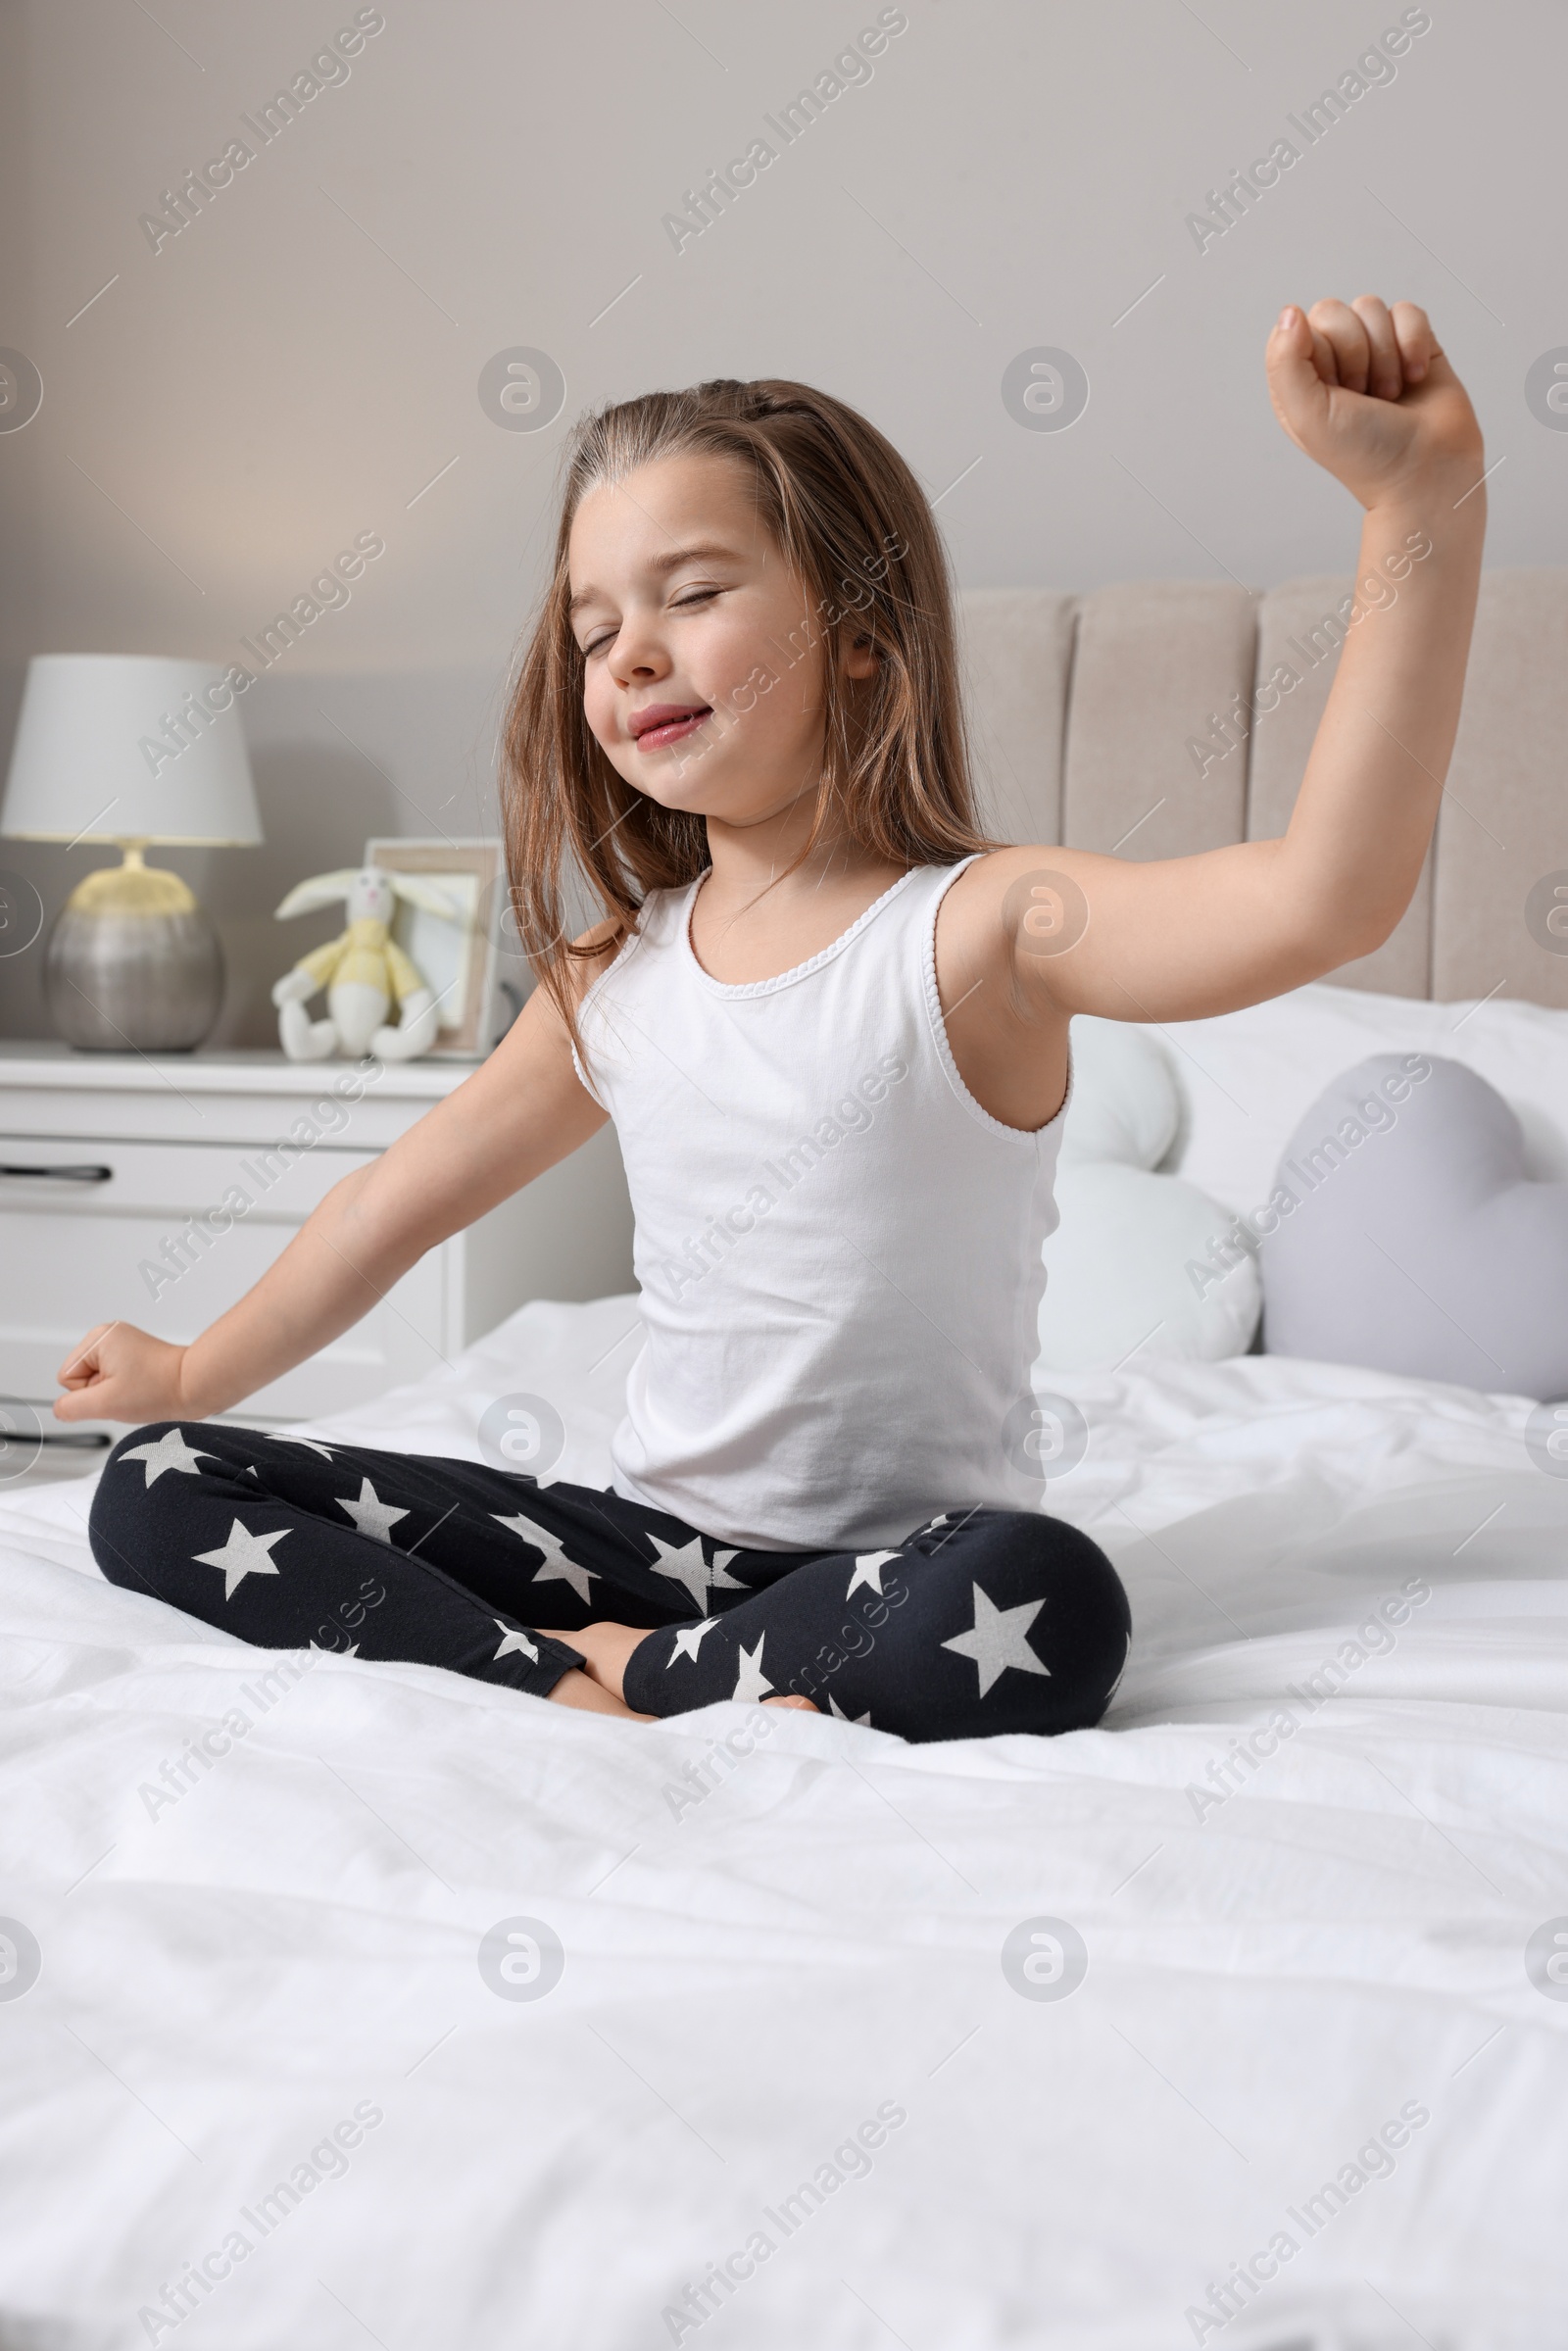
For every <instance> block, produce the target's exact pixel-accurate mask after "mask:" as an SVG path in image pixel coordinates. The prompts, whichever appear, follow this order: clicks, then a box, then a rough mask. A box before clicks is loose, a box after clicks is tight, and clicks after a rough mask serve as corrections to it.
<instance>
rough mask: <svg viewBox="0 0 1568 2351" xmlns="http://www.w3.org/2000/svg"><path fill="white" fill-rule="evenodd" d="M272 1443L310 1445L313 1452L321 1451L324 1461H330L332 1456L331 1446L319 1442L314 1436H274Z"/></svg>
mask: <svg viewBox="0 0 1568 2351" xmlns="http://www.w3.org/2000/svg"><path fill="white" fill-rule="evenodd" d="M272 1443H273V1444H274V1445H306V1446H308V1447H309V1449H310V1451H312V1452H313V1453H319V1454H320V1456H321V1459H322V1460H323V1461H330V1460H331V1458H332V1448H331V1446H330V1445H321V1444H319V1443H318V1441H317V1440H316V1438H314V1437H274V1438H273V1439H272Z"/></svg>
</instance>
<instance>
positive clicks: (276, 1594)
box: [91, 1421, 1131, 1739]
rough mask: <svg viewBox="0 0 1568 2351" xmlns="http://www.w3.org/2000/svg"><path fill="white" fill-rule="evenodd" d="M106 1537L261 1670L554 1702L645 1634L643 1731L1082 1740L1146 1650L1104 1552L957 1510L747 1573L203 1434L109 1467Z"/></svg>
mask: <svg viewBox="0 0 1568 2351" xmlns="http://www.w3.org/2000/svg"><path fill="white" fill-rule="evenodd" d="M91 1532H92V1547H93V1555H94V1557H95V1558H96V1559H97V1561H98V1564H99V1566H100V1567H101V1568H102V1570H103V1572H104V1574H105V1576H106V1577H107V1578H108V1579H109V1581H110V1583H112V1584H120V1585H123V1586H124V1587H125V1588H126V1589H127V1590H129V1591H134V1592H151V1593H153V1594H154V1595H155V1596H156V1597H157V1598H158V1599H161V1600H166V1601H168V1602H169V1603H170V1604H171V1605H172V1606H173V1607H175V1608H179V1609H183V1610H184V1611H185V1613H186V1614H187V1615H190V1616H196V1617H200V1618H202V1620H203V1621H204V1622H205V1623H207V1624H210V1625H218V1626H221V1628H222V1629H223V1631H224V1632H228V1633H234V1634H237V1635H238V1636H239V1638H240V1639H241V1640H242V1641H254V1642H256V1643H257V1645H258V1646H260V1647H262V1648H270V1649H288V1648H305V1647H307V1646H310V1645H315V1646H318V1647H321V1648H336V1649H338V1650H353V1651H355V1652H357V1653H358V1654H359V1655H360V1656H362V1657H375V1658H397V1659H404V1660H409V1661H412V1662H415V1663H417V1664H422V1665H444V1666H447V1667H449V1668H450V1669H451V1670H452V1671H453V1672H454V1673H460V1674H470V1675H472V1676H473V1677H474V1678H475V1679H476V1680H478V1681H481V1682H501V1683H505V1684H506V1685H507V1687H508V1688H509V1689H513V1690H532V1691H533V1692H534V1693H535V1694H537V1695H539V1696H541V1697H542V1696H545V1695H547V1694H548V1693H549V1691H550V1690H553V1689H554V1688H555V1686H556V1684H557V1683H558V1682H559V1681H560V1679H561V1677H562V1675H563V1674H564V1673H566V1672H567V1671H568V1670H569V1669H570V1668H571V1667H572V1666H577V1665H581V1664H582V1662H583V1660H582V1655H581V1652H580V1651H578V1650H576V1649H574V1648H573V1647H572V1645H571V1639H570V1637H571V1635H572V1633H573V1632H576V1631H580V1630H581V1629H582V1628H583V1627H584V1626H586V1625H591V1624H597V1623H604V1622H607V1621H608V1622H613V1623H616V1624H624V1625H647V1626H650V1627H652V1628H654V1630H653V1631H652V1632H651V1634H650V1637H649V1639H648V1640H646V1641H642V1642H640V1643H639V1645H638V1646H637V1648H636V1649H635V1650H634V1651H633V1653H632V1657H631V1660H630V1663H629V1664H628V1666H627V1668H626V1672H625V1679H624V1685H623V1687H624V1690H625V1697H626V1703H627V1705H628V1706H630V1707H631V1708H632V1709H633V1710H634V1711H635V1712H637V1713H640V1714H659V1715H669V1714H686V1713H689V1712H690V1711H691V1710H692V1709H693V1708H694V1707H697V1706H708V1705H711V1704H712V1703H713V1701H714V1700H715V1699H720V1698H741V1699H747V1700H755V1699H759V1698H766V1697H770V1696H775V1695H779V1696H782V1695H786V1694H788V1693H791V1692H795V1693H799V1694H800V1695H802V1696H804V1697H808V1698H810V1699H811V1700H812V1701H813V1703H814V1704H815V1705H816V1706H818V1707H819V1708H820V1709H821V1711H822V1712H823V1713H824V1714H826V1713H832V1714H835V1715H840V1716H844V1717H846V1718H848V1719H849V1720H851V1721H854V1722H869V1723H870V1724H871V1725H872V1727H873V1728H874V1729H876V1730H878V1731H891V1732H894V1733H896V1734H897V1735H898V1736H899V1737H900V1738H903V1739H975V1738H985V1737H988V1736H994V1735H996V1734H998V1733H1001V1732H1014V1731H1034V1732H1058V1731H1076V1730H1084V1729H1087V1728H1089V1727H1090V1726H1092V1725H1093V1724H1095V1723H1097V1722H1098V1721H1099V1720H1100V1718H1101V1716H1102V1714H1103V1712H1104V1710H1105V1706H1106V1704H1107V1703H1108V1701H1109V1698H1110V1694H1111V1691H1112V1690H1114V1688H1115V1686H1116V1682H1117V1680H1118V1678H1119V1676H1120V1674H1121V1670H1122V1666H1123V1664H1124V1662H1125V1660H1126V1655H1127V1645H1128V1640H1129V1636H1130V1629H1131V1619H1130V1616H1129V1612H1128V1607H1127V1597H1126V1594H1125V1592H1123V1590H1122V1587H1121V1584H1120V1581H1119V1580H1118V1578H1117V1575H1116V1571H1115V1569H1114V1568H1113V1567H1112V1566H1111V1564H1110V1562H1109V1560H1108V1559H1107V1558H1106V1557H1105V1555H1104V1553H1103V1551H1102V1550H1101V1549H1100V1548H1099V1546H1098V1545H1097V1544H1096V1543H1092V1542H1091V1541H1090V1539H1089V1537H1088V1536H1087V1535H1084V1534H1081V1533H1080V1532H1079V1530H1078V1529H1077V1528H1076V1527H1072V1526H1068V1525H1066V1524H1064V1523H1063V1522H1062V1521H1061V1520H1059V1519H1052V1518H1045V1517H1042V1516H1039V1515H1038V1514H1036V1513H1034V1512H1029V1511H1008V1510H991V1509H970V1510H961V1509H959V1510H954V1511H952V1512H949V1513H946V1514H945V1515H944V1516H942V1517H940V1518H937V1519H934V1520H933V1521H932V1522H931V1524H930V1525H929V1526H924V1527H919V1528H916V1529H914V1530H913V1531H912V1532H911V1533H910V1535H909V1536H908V1538H907V1540H906V1541H905V1542H904V1543H899V1544H898V1545H896V1546H895V1547H893V1548H891V1549H884V1550H874V1551H860V1552H853V1551H787V1552H780V1551H745V1550H733V1549H730V1548H729V1547H727V1546H726V1545H725V1544H723V1543H715V1542H713V1541H712V1539H711V1537H709V1536H706V1535H701V1534H699V1533H698V1532H697V1530H696V1529H695V1528H693V1527H688V1526H685V1525H684V1524H683V1523H682V1522H681V1521H680V1520H679V1519H677V1518H670V1517H668V1516H667V1515H666V1514H665V1513H664V1512H662V1511H660V1510H651V1509H648V1508H647V1507H645V1506H644V1505H643V1504H642V1503H640V1502H629V1501H623V1500H622V1499H621V1497H620V1496H619V1495H618V1494H609V1493H599V1492H597V1491H596V1490H595V1489H593V1488H591V1487H587V1486H566V1485H538V1484H536V1483H535V1481H534V1480H533V1479H532V1478H529V1477H525V1476H523V1475H521V1474H519V1473H517V1472H515V1471H504V1470H494V1469H488V1468H485V1467H484V1466H482V1465H481V1464H478V1463H475V1462H471V1461H447V1460H440V1459H436V1458H434V1457H429V1456H424V1455H420V1454H413V1455H406V1454H401V1453H385V1452H370V1451H364V1450H361V1449H360V1448H359V1447H358V1446H354V1445H325V1444H322V1443H319V1442H318V1441H317V1440H316V1439H314V1438H304V1437H274V1436H271V1435H268V1434H264V1433H263V1432H261V1431H259V1430H252V1429H234V1428H226V1427H220V1426H218V1425H216V1424H214V1423H211V1422H205V1421H202V1422H191V1421H187V1422H166V1421H160V1422H158V1423H156V1424H155V1425H154V1426H153V1427H151V1428H147V1429H138V1430H137V1431H136V1432H135V1434H134V1435H133V1436H130V1437H127V1438H125V1439H124V1440H123V1442H122V1443H121V1444H120V1445H116V1447H115V1449H114V1451H113V1452H112V1453H111V1454H110V1456H109V1460H108V1463H107V1465H106V1467H105V1469H104V1473H103V1477H102V1479H101V1481H100V1483H99V1487H98V1492H97V1494H96V1496H95V1498H94V1501H93V1507H92V1527H91Z"/></svg>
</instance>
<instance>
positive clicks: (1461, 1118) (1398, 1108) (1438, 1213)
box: [1250, 1053, 1568, 1401]
mask: <svg viewBox="0 0 1568 2351" xmlns="http://www.w3.org/2000/svg"><path fill="white" fill-rule="evenodd" d="M1250 1222H1251V1224H1252V1225H1253V1227H1254V1229H1255V1230H1256V1231H1257V1232H1258V1234H1259V1238H1260V1244H1261V1246H1260V1249H1259V1264H1260V1269H1261V1272H1262V1276H1263V1347H1264V1350H1265V1352H1267V1353H1269V1354H1273V1355H1309V1356H1313V1357H1316V1358H1317V1359H1318V1360H1319V1361H1326V1362H1331V1363H1364V1364H1367V1365H1369V1366H1370V1367H1372V1368H1373V1369H1375V1370H1378V1371H1390V1372H1408V1373H1413V1374H1414V1375H1415V1376H1416V1377H1417V1378H1419V1379H1425V1380H1449V1381H1453V1382H1454V1383H1456V1384H1457V1385H1458V1386H1460V1387H1464V1388H1480V1389H1486V1390H1490V1391H1494V1392H1495V1391H1502V1392H1505V1393H1507V1394H1509V1395H1513V1396H1536V1397H1539V1398H1540V1399H1542V1400H1543V1401H1544V1400H1546V1399H1548V1398H1550V1399H1555V1398H1557V1397H1560V1396H1568V1184H1544V1183H1537V1182H1534V1181H1533V1180H1532V1179H1531V1178H1530V1177H1528V1176H1527V1175H1526V1174H1525V1166H1524V1135H1523V1131H1522V1129H1521V1128H1520V1124H1519V1121H1518V1119H1517V1118H1516V1117H1515V1116H1514V1113H1513V1111H1512V1110H1511V1109H1510V1108H1509V1107H1508V1104H1507V1103H1506V1102H1504V1101H1503V1099H1502V1097H1501V1095H1500V1094H1498V1093H1497V1091H1496V1090H1495V1087H1492V1086H1489V1085H1488V1084H1487V1082H1486V1080H1485V1078H1479V1077H1477V1076H1476V1074H1475V1072H1474V1070H1472V1069H1466V1068H1465V1067H1464V1066H1463V1064H1462V1063H1461V1062H1458V1061H1446V1060H1441V1059H1439V1058H1438V1057H1437V1056H1436V1055H1435V1054H1426V1053H1402V1054H1401V1053H1374V1054H1373V1055H1372V1057H1371V1058H1370V1059H1369V1060H1365V1061H1360V1062H1358V1063H1357V1064H1356V1066H1355V1068H1354V1069H1348V1070H1347V1071H1346V1072H1345V1074H1344V1076H1343V1077H1338V1078H1336V1079H1335V1080H1334V1083H1333V1084H1332V1085H1331V1086H1329V1087H1327V1088H1325V1090H1324V1092H1323V1093H1322V1094H1321V1095H1320V1096H1319V1097H1318V1099H1317V1101H1316V1102H1314V1103H1313V1105H1312V1107H1311V1109H1310V1110H1308V1112H1307V1114H1306V1116H1305V1117H1304V1118H1303V1119H1302V1121H1301V1123H1300V1125H1299V1127H1298V1128H1297V1130H1296V1133H1295V1134H1294V1135H1293V1136H1292V1138H1291V1141H1290V1143H1289V1145H1288V1146H1287V1147H1286V1151H1285V1156H1284V1158H1283V1159H1282V1161H1281V1162H1280V1169H1279V1174H1278V1176H1277V1177H1276V1179H1275V1191H1274V1194H1273V1197H1272V1199H1271V1200H1270V1202H1269V1205H1268V1208H1267V1209H1265V1210H1262V1211H1260V1212H1259V1213H1258V1214H1257V1215H1256V1216H1254V1217H1253V1218H1251V1219H1250Z"/></svg>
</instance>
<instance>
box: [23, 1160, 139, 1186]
mask: <svg viewBox="0 0 1568 2351" xmlns="http://www.w3.org/2000/svg"><path fill="white" fill-rule="evenodd" d="M114 1172H115V1171H114V1169H113V1168H112V1167H17V1166H5V1165H0V1177H9V1178H10V1179H11V1180H12V1181H13V1182H14V1183H19V1184H107V1183H109V1182H110V1181H111V1179H112V1178H113V1176H114Z"/></svg>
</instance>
